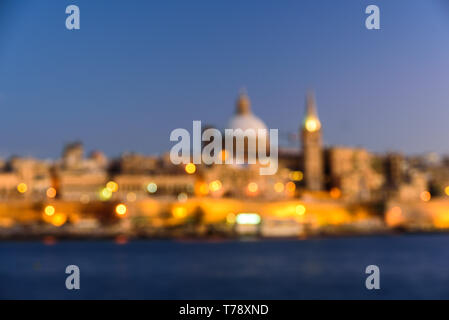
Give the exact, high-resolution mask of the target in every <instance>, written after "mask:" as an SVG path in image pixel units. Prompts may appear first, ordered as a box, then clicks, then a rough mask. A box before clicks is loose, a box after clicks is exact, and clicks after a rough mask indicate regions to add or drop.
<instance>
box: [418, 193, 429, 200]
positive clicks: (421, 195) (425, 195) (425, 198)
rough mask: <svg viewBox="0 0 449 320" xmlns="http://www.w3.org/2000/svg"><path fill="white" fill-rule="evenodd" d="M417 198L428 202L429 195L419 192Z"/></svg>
mask: <svg viewBox="0 0 449 320" xmlns="http://www.w3.org/2000/svg"><path fill="white" fill-rule="evenodd" d="M419 197H420V198H421V200H422V201H424V202H428V201H430V198H431V195H430V192H429V191H423V192H421V194H420V195H419Z"/></svg>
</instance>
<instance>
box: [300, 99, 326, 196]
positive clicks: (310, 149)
mask: <svg viewBox="0 0 449 320" xmlns="http://www.w3.org/2000/svg"><path fill="white" fill-rule="evenodd" d="M300 134H301V141H302V150H303V169H304V180H305V185H306V188H307V189H309V190H313V191H317V190H322V189H323V174H324V172H323V171H324V169H323V146H322V133H321V122H320V119H319V118H318V114H317V111H316V103H315V97H314V95H313V94H312V93H308V94H307V98H306V112H305V115H304V120H303V123H302V125H301V128H300Z"/></svg>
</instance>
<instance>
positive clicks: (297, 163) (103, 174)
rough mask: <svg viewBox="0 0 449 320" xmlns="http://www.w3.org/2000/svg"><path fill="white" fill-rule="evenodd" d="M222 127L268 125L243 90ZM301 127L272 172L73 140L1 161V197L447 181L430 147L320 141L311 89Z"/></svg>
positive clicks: (377, 189) (280, 193)
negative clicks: (405, 150)
mask: <svg viewBox="0 0 449 320" xmlns="http://www.w3.org/2000/svg"><path fill="white" fill-rule="evenodd" d="M227 127H228V128H231V129H236V128H241V129H243V130H245V129H248V128H253V129H256V130H257V129H261V128H265V129H266V125H265V123H264V122H263V121H262V120H261V119H260V118H258V117H257V116H255V115H254V114H253V112H252V111H251V103H250V100H249V98H248V96H247V95H246V94H240V96H239V97H238V99H237V105H236V112H235V115H234V116H233V117H232V118H231V120H230V122H229V123H228V126H227ZM299 130H300V136H301V147H300V146H298V148H297V149H291V148H285V149H283V148H280V150H279V169H278V171H277V173H276V174H275V175H273V176H261V175H260V174H259V170H258V166H257V165H208V166H206V165H193V164H189V165H173V164H172V163H171V162H170V159H169V156H168V154H165V155H162V156H157V157H156V156H145V155H142V154H136V153H125V154H122V155H121V156H120V157H119V158H116V159H108V158H107V157H106V156H105V155H104V154H103V153H102V152H99V151H93V152H92V153H91V154H90V155H89V156H87V157H86V156H85V153H84V149H83V145H82V144H81V143H79V142H75V143H70V144H68V145H66V146H65V148H64V151H63V153H62V156H61V158H60V159H58V160H55V161H43V160H39V159H34V158H22V157H11V158H10V159H7V160H3V161H1V162H0V199H1V200H2V201H8V200H11V201H12V200H36V201H38V200H42V199H45V198H48V197H51V198H57V199H60V200H68V201H81V202H89V201H97V200H103V201H106V200H109V199H116V200H119V201H137V200H139V199H145V198H148V197H172V198H185V197H192V196H209V197H217V198H223V197H226V198H248V197H251V198H254V199H264V200H271V199H274V200H275V199H288V198H298V197H299V198H301V197H306V196H308V197H314V198H316V199H321V198H329V199H334V200H341V201H345V202H369V201H379V200H384V199H391V198H394V199H400V200H414V199H420V198H421V199H424V200H427V199H428V198H429V197H431V196H432V195H443V194H444V192H445V188H446V186H447V184H449V160H448V159H440V158H438V157H436V156H435V155H426V156H420V157H406V156H404V155H401V154H396V153H388V154H374V153H371V152H369V151H368V150H366V149H363V148H352V147H342V146H324V145H323V127H322V124H321V122H320V119H319V117H318V114H317V107H316V104H315V99H314V96H313V95H311V94H309V95H308V96H307V99H306V106H305V114H304V118H303V119H302V121H301V124H300V129H299ZM108 183H109V188H108ZM111 186H112V187H111ZM446 190H447V189H446Z"/></svg>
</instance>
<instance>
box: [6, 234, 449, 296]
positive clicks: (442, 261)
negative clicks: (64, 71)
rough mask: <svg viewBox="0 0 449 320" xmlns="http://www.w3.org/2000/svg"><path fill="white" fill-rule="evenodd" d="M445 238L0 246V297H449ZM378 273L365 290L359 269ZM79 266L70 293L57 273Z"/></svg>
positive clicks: (123, 242) (136, 242)
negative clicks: (375, 285)
mask: <svg viewBox="0 0 449 320" xmlns="http://www.w3.org/2000/svg"><path fill="white" fill-rule="evenodd" d="M448 242H449V236H447V235H426V236H413V235H407V236H383V237H358V238H353V237H348V238H339V239H314V240H305V241H278V240H276V241H250V242H248V241H246V242H238V241H224V242H193V241H135V242H126V241H124V240H123V239H122V240H120V239H119V240H118V241H116V242H112V241H111V242H107V241H99V242H92V241H91V242H54V243H53V242H47V244H44V243H42V242H24V243H22V242H4V243H0V259H1V261H2V264H1V265H0V281H1V283H2V286H1V287H0V298H3V299H14V298H26V299H38V298H39V299H49V298H64V299H84V298H86V299H106V298H111V299H119V298H123V299H129V298H135V299H224V298H226V299H249V298H251V299H309V298H319V299H330V298H342V299H347V298H367V299H371V298H372V299H377V298H382V299H390V298H424V299H430V298H436V299H440V298H449V272H448V270H447V261H448V259H449V252H448V251H447V243H448ZM429 261H432V263H429ZM372 263H376V264H377V265H378V266H379V267H380V270H381V283H380V285H381V290H377V291H368V290H366V288H365V285H364V282H365V279H366V275H365V267H366V266H367V265H369V264H372ZM68 264H76V265H78V266H79V267H80V269H81V279H82V280H81V290H79V291H68V290H67V289H66V288H65V286H64V281H65V276H66V275H65V274H64V270H65V267H66V266H67V265H68Z"/></svg>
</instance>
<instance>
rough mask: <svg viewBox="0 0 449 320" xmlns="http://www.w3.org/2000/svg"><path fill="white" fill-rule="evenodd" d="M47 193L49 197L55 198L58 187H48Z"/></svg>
mask: <svg viewBox="0 0 449 320" xmlns="http://www.w3.org/2000/svg"><path fill="white" fill-rule="evenodd" d="M46 194H47V197H48V198H50V199H53V198H55V197H56V189H55V188H48V189H47V192H46Z"/></svg>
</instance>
